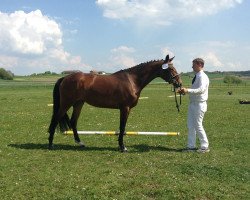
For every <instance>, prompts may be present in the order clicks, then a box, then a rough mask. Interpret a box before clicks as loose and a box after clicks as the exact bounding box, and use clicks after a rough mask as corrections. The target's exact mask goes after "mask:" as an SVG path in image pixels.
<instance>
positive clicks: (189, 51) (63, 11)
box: [0, 0, 250, 75]
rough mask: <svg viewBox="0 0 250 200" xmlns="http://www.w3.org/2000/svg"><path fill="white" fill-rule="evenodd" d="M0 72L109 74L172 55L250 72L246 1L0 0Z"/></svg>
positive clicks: (184, 64) (178, 61)
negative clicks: (96, 72)
mask: <svg viewBox="0 0 250 200" xmlns="http://www.w3.org/2000/svg"><path fill="white" fill-rule="evenodd" d="M0 1H1V3H0V67H3V68H5V69H8V70H11V71H12V72H13V73H14V74H17V75H29V74H32V73H41V72H45V71H53V72H57V73H60V72H62V71H64V70H73V69H74V70H81V71H84V72H89V71H90V70H96V71H106V72H115V71H117V70H120V69H124V68H128V67H132V66H134V65H137V64H140V63H142V62H146V61H150V60H158V59H163V58H164V57H165V56H166V54H170V55H175V60H174V64H175V66H176V68H177V70H178V71H180V72H188V71H192V68H191V62H192V60H193V59H194V58H196V57H202V58H204V59H205V70H207V71H217V70H218V71H240V70H250V58H249V57H250V56H249V55H250V12H249V9H250V1H249V0H200V1H197V0H96V1H95V0H72V1H61V0H35V1H34V0H0Z"/></svg>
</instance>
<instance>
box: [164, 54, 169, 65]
mask: <svg viewBox="0 0 250 200" xmlns="http://www.w3.org/2000/svg"><path fill="white" fill-rule="evenodd" d="M168 62H169V55H167V56H166V58H165V61H164V63H168Z"/></svg>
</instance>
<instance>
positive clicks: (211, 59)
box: [201, 52, 223, 68]
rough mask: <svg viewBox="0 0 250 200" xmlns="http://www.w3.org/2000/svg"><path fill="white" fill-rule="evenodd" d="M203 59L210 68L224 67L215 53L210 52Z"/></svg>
mask: <svg viewBox="0 0 250 200" xmlns="http://www.w3.org/2000/svg"><path fill="white" fill-rule="evenodd" d="M201 57H202V58H204V60H205V61H206V65H210V66H214V67H218V68H219V67H222V66H223V65H222V63H221V61H220V60H219V58H218V57H217V56H216V55H215V53H214V52H208V53H207V54H205V55H202V56H201Z"/></svg>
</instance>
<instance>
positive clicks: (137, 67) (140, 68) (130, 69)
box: [114, 60, 163, 74]
mask: <svg viewBox="0 0 250 200" xmlns="http://www.w3.org/2000/svg"><path fill="white" fill-rule="evenodd" d="M161 61H163V60H151V61H148V62H144V63H140V64H138V65H135V66H133V67H130V68H126V69H122V70H120V71H117V72H115V73H114V74H117V73H122V72H128V73H130V72H134V71H138V70H139V71H141V70H142V69H143V68H144V67H145V66H146V65H150V64H152V63H156V62H161Z"/></svg>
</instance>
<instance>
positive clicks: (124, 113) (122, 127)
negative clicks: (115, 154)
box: [118, 107, 130, 152]
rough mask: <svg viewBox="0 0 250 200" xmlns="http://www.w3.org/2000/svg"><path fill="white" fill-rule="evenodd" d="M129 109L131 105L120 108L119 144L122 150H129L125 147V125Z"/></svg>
mask: <svg viewBox="0 0 250 200" xmlns="http://www.w3.org/2000/svg"><path fill="white" fill-rule="evenodd" d="M129 111H130V108H129V107H123V108H120V133H119V137H118V144H119V150H120V151H121V152H127V148H126V147H125V145H124V143H123V136H124V134H125V127H126V123H127V119H128V115H129Z"/></svg>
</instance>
